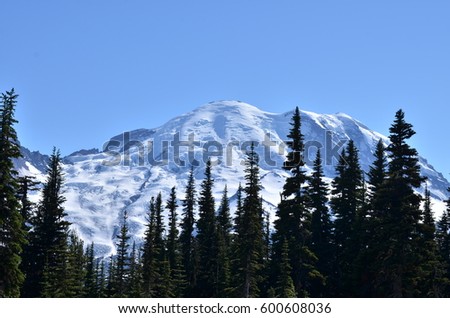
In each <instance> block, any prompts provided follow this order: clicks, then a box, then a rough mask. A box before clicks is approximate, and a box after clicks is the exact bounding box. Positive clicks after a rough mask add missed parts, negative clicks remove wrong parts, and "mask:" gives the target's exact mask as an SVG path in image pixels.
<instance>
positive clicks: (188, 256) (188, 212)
mask: <svg viewBox="0 0 450 318" xmlns="http://www.w3.org/2000/svg"><path fill="white" fill-rule="evenodd" d="M195 192H196V191H195V180H194V168H193V167H192V168H191V171H190V173H189V177H188V183H187V186H186V191H185V198H184V200H183V219H182V222H181V233H180V246H181V255H182V264H183V268H184V270H185V274H186V280H187V284H186V285H187V286H186V294H187V295H190V294H191V292H192V290H193V289H194V288H195V286H196V284H197V256H196V239H195V237H194V226H195Z"/></svg>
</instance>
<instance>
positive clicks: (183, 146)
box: [21, 101, 450, 254]
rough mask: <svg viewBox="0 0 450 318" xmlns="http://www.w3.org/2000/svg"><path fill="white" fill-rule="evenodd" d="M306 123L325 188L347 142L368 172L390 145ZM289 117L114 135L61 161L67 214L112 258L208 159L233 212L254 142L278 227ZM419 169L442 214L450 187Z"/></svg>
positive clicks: (254, 115) (239, 114) (425, 167)
mask: <svg viewBox="0 0 450 318" xmlns="http://www.w3.org/2000/svg"><path fill="white" fill-rule="evenodd" d="M301 115H302V132H303V134H304V135H305V146H306V150H307V152H306V158H305V159H306V163H307V164H308V166H307V167H306V170H307V172H310V171H311V166H312V160H313V159H314V158H313V156H314V155H315V153H316V150H317V149H318V148H320V149H321V152H322V158H324V171H325V175H326V177H327V181H328V182H330V181H331V179H332V178H333V177H334V173H335V169H334V164H335V163H336V162H337V159H338V156H339V154H340V150H341V149H342V147H343V145H344V144H345V142H346V141H348V140H349V139H353V140H354V142H355V145H356V146H357V147H358V149H359V151H360V159H361V166H362V168H363V169H364V170H365V171H367V170H368V168H369V166H370V164H371V163H372V161H373V159H374V158H373V151H374V148H375V144H376V142H378V140H379V139H380V138H381V139H383V141H384V142H385V143H386V144H387V143H388V139H387V137H386V136H383V135H382V134H380V133H378V132H375V131H372V130H370V129H369V128H368V127H367V126H365V125H364V124H363V123H361V122H359V121H357V120H355V119H353V118H352V117H351V116H349V115H347V114H343V113H337V114H334V115H329V114H317V113H314V112H310V111H302V112H301ZM291 116H292V111H288V112H284V113H280V114H278V113H270V112H265V111H262V110H260V109H258V108H257V107H255V106H253V105H250V104H247V103H243V102H240V101H216V102H210V103H208V104H204V105H202V106H200V107H198V108H196V109H194V110H193V111H191V112H188V113H185V114H182V115H180V116H177V117H175V118H173V119H171V120H169V121H167V122H166V123H165V124H163V125H160V126H159V127H156V128H151V129H146V128H141V129H136V130H132V131H129V132H124V133H122V134H119V135H116V136H114V137H112V138H111V139H110V140H109V141H108V142H106V143H105V145H104V147H103V150H100V151H97V150H95V149H90V150H80V151H76V152H74V153H72V154H71V155H69V156H66V157H64V158H63V162H64V164H63V171H64V174H65V188H64V189H65V190H64V195H65V196H66V198H67V201H66V204H65V208H66V211H67V213H68V218H69V221H71V222H72V223H73V227H74V228H75V229H76V230H77V231H78V232H79V233H80V236H81V237H82V238H83V239H84V240H85V241H86V242H90V241H95V243H96V244H97V245H98V251H97V252H98V253H99V254H107V253H109V252H111V251H114V239H115V236H116V235H117V231H118V226H119V223H120V222H119V220H120V219H121V216H122V214H123V213H124V212H125V211H126V212H127V214H128V218H129V223H130V224H129V225H130V232H131V234H132V236H133V238H134V239H135V240H136V241H139V240H140V239H141V238H142V236H143V231H144V224H145V222H146V214H147V213H148V211H147V210H148V202H149V201H150V198H151V197H152V196H156V195H157V193H158V192H159V191H161V192H162V194H163V199H165V198H167V197H168V193H169V191H170V189H171V188H172V187H173V186H177V195H178V199H179V200H180V199H182V198H183V195H184V187H185V185H186V180H187V176H188V173H189V170H190V167H191V165H193V166H194V172H195V179H196V182H197V185H199V184H200V182H201V180H202V178H203V170H204V164H205V161H206V159H207V158H208V157H211V158H212V161H213V163H214V167H213V177H214V180H215V187H214V195H215V197H216V199H217V201H216V204H218V202H219V200H220V197H221V194H222V193H221V192H222V190H223V188H224V186H225V184H226V185H227V186H228V191H229V195H230V197H231V202H232V207H233V206H234V204H235V200H233V197H234V195H235V193H236V191H237V187H238V184H239V182H244V179H243V177H244V166H243V162H244V160H245V153H246V150H247V149H248V148H249V146H250V145H251V143H252V142H253V143H255V144H257V145H256V151H257V152H258V154H259V156H260V166H261V183H262V187H263V189H262V196H263V199H264V205H265V208H266V210H268V211H269V212H270V213H271V217H272V220H273V216H274V211H275V207H276V205H277V202H278V201H279V192H280V191H281V190H280V189H282V186H283V183H284V179H285V178H286V176H287V172H285V171H284V170H283V169H282V168H281V167H282V164H283V161H284V156H285V154H286V145H285V144H284V141H285V140H286V135H287V134H288V131H289V128H290V124H289V123H290V120H291ZM44 159H45V157H40V156H37V155H35V156H34V157H32V156H30V155H29V154H28V153H27V156H26V158H24V162H22V163H21V167H22V168H23V169H22V170H21V173H22V174H26V169H25V168H27V167H28V168H29V172H30V174H35V175H39V178H40V179H42V178H43V174H42V173H43V171H42V160H44ZM27 160H29V161H27ZM33 160H36V165H37V166H38V167H35V166H34V162H33ZM420 165H421V170H422V173H423V174H424V175H425V176H427V177H428V181H427V185H428V187H429V189H430V190H431V192H432V195H433V197H434V199H435V201H434V202H435V205H436V206H437V207H438V208H441V206H440V205H439V204H440V203H439V200H443V199H446V197H447V193H446V189H447V187H449V186H450V184H449V182H448V181H447V180H446V179H445V178H444V176H443V175H442V174H441V173H439V172H437V171H435V170H434V168H433V167H432V166H431V165H430V164H429V163H428V161H427V160H426V159H424V158H422V157H421V158H420ZM33 168H34V169H33ZM24 169H25V170H24ZM419 191H423V188H422V189H419Z"/></svg>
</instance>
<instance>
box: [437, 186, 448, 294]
mask: <svg viewBox="0 0 450 318" xmlns="http://www.w3.org/2000/svg"><path fill="white" fill-rule="evenodd" d="M448 191H449V192H450V188H449V189H448ZM446 203H447V209H446V210H445V211H444V213H443V214H442V217H441V219H440V220H439V221H438V223H437V230H436V240H437V244H438V249H439V255H440V257H441V259H442V261H443V266H444V278H445V279H446V282H447V286H446V288H445V291H444V295H445V296H446V297H448V296H449V295H450V286H449V284H448V282H450V199H448V200H447V201H446Z"/></svg>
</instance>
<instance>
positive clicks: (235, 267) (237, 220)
mask: <svg viewBox="0 0 450 318" xmlns="http://www.w3.org/2000/svg"><path fill="white" fill-rule="evenodd" d="M243 192H244V189H243V188H242V184H241V183H240V182H239V186H238V189H237V191H236V212H235V215H234V219H233V231H232V234H231V252H230V267H231V272H232V273H234V275H232V277H231V280H230V289H229V296H231V297H242V286H241V285H242V283H241V277H240V275H236V273H239V272H240V271H241V270H242V267H241V256H240V244H241V241H240V236H239V233H244V231H245V229H244V228H243V227H242V215H243V213H244V211H243V201H244V199H243Z"/></svg>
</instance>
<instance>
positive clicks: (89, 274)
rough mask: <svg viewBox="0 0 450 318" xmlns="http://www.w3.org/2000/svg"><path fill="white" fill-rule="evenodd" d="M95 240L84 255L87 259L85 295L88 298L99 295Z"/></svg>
mask: <svg viewBox="0 0 450 318" xmlns="http://www.w3.org/2000/svg"><path fill="white" fill-rule="evenodd" d="M94 249H95V246H94V242H92V243H91V244H90V245H89V246H88V247H87V248H86V252H85V255H84V258H85V260H86V264H85V268H86V269H85V271H86V276H85V278H84V296H85V297H87V298H93V297H98V290H97V275H98V274H97V265H96V262H95V255H94Z"/></svg>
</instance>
